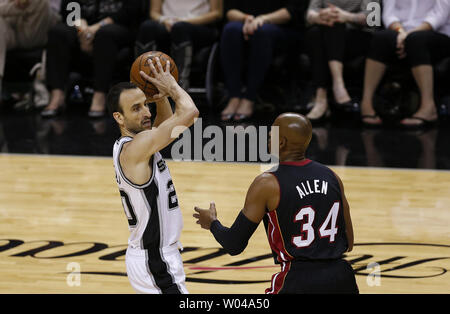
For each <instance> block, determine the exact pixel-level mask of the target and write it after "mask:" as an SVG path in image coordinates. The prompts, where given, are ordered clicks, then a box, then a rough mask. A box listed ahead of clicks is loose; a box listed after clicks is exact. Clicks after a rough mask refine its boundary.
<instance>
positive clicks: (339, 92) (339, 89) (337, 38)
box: [323, 24, 355, 104]
mask: <svg viewBox="0 0 450 314" xmlns="http://www.w3.org/2000/svg"><path fill="white" fill-rule="evenodd" d="M323 29H324V43H325V46H326V53H327V57H328V67H329V69H330V73H331V78H332V81H333V94H334V99H335V100H336V102H337V103H338V104H344V103H346V102H349V101H351V98H350V95H349V94H348V92H347V89H346V87H345V83H344V63H343V62H344V58H345V51H346V45H345V38H346V33H347V30H346V26H345V24H336V25H335V26H333V27H324V28H323ZM354 44H355V43H354Z"/></svg>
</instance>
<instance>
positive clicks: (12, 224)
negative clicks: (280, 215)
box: [0, 155, 450, 294]
mask: <svg viewBox="0 0 450 314" xmlns="http://www.w3.org/2000/svg"><path fill="white" fill-rule="evenodd" d="M167 163H168V165H169V168H170V171H171V174H172V176H173V178H174V183H175V188H176V190H177V194H178V198H179V203H180V206H181V208H182V211H183V218H184V229H183V233H182V237H181V241H182V244H183V246H184V251H183V253H182V256H183V260H184V268H185V272H186V277H187V287H188V290H189V291H190V293H196V294H199V293H226V294H228V293H243V294H247V293H252V294H254V293H255V294H259V293H264V290H265V288H267V287H269V286H270V282H269V281H270V278H271V276H272V274H273V273H275V272H277V271H278V270H279V268H278V267H277V266H274V264H273V259H271V257H270V250H269V246H268V243H267V239H266V236H265V233H264V227H263V226H262V224H261V225H260V226H259V228H258V230H257V231H256V233H255V234H254V235H253V238H252V239H251V240H250V242H249V245H248V247H247V249H246V250H245V251H244V253H242V254H241V255H238V256H234V257H231V256H228V255H226V254H223V252H222V251H221V250H220V249H219V246H218V244H217V243H216V242H215V240H214V239H213V237H212V235H211V234H210V233H209V232H207V231H205V230H203V229H200V227H199V226H198V225H196V224H195V221H194V218H193V217H192V214H193V207H194V206H196V205H197V206H200V207H203V208H207V207H208V205H209V202H210V201H215V202H216V207H217V211H218V216H219V219H220V220H221V221H222V223H223V224H224V225H227V226H229V225H230V224H231V223H232V222H233V221H234V219H235V217H236V215H237V213H238V211H239V210H240V209H241V206H242V205H243V202H244V198H245V192H246V191H247V188H248V186H249V185H250V183H251V182H252V180H253V178H254V177H255V176H257V175H258V174H259V173H260V171H261V167H260V166H259V165H257V164H241V163H235V164H233V163H205V162H173V161H168V162H167ZM333 169H334V170H335V171H336V172H337V173H338V174H339V175H340V176H341V178H342V180H343V182H344V185H345V189H346V194H347V198H348V200H349V203H350V206H351V214H352V219H353V224H354V231H355V248H354V250H353V252H351V253H349V254H348V255H347V259H348V260H349V261H350V262H351V263H352V266H353V268H354V269H355V272H356V278H357V282H358V286H359V289H360V292H361V293H450V280H449V279H450V275H449V273H448V272H447V271H448V270H449V269H450V232H449V224H450V172H449V171H425V170H406V169H382V168H379V169H374V168H351V167H350V168H349V167H333ZM0 178H1V179H0V293H134V291H133V290H132V288H131V286H130V284H129V282H128V279H127V277H126V273H125V256H124V250H125V249H126V244H127V238H128V227H127V221H126V219H125V215H124V213H123V209H122V207H121V201H120V198H119V193H118V190H117V186H116V183H115V178H114V170H113V164H112V159H110V158H90V157H62V156H40V155H0Z"/></svg>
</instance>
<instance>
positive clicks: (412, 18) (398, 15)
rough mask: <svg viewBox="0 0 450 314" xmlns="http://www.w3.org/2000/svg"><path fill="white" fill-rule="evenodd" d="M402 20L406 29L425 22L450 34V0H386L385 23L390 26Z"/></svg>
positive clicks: (443, 32)
mask: <svg viewBox="0 0 450 314" xmlns="http://www.w3.org/2000/svg"><path fill="white" fill-rule="evenodd" d="M394 22H400V23H401V24H402V25H403V28H404V29H405V30H406V31H409V30H411V29H414V28H416V27H417V26H419V25H420V24H422V23H423V22H427V23H429V24H430V25H431V26H432V27H433V30H434V31H436V32H439V33H442V34H445V35H447V36H450V0H384V2H383V23H384V25H385V26H386V28H388V27H389V26H390V25H391V24H392V23H394Z"/></svg>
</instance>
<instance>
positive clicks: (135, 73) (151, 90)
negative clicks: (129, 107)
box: [130, 51, 178, 97]
mask: <svg viewBox="0 0 450 314" xmlns="http://www.w3.org/2000/svg"><path fill="white" fill-rule="evenodd" d="M156 57H158V58H159V60H160V62H161V65H162V68H163V69H164V70H165V69H166V62H167V61H170V74H172V76H173V77H174V78H175V80H176V81H178V68H177V65H176V64H175V62H174V61H173V59H172V58H171V57H170V56H168V55H167V54H165V53H164V52H161V51H149V52H146V53H143V54H142V55H140V56H139V57H137V58H136V60H135V61H134V62H133V65H132V66H131V70H130V80H131V82H132V83H134V84H135V85H136V86H137V87H139V88H140V89H141V90H142V91H143V92H144V93H145V95H146V96H147V97H153V96H154V95H156V94H158V89H157V88H156V86H154V85H153V84H152V83H150V82H148V81H146V80H145V79H144V78H142V76H141V74H140V73H139V72H140V71H143V72H144V73H146V74H147V75H149V76H153V74H152V73H151V71H150V66H149V64H148V60H149V59H151V60H152V62H153V65H154V66H155V67H156V61H155V60H154V58H156Z"/></svg>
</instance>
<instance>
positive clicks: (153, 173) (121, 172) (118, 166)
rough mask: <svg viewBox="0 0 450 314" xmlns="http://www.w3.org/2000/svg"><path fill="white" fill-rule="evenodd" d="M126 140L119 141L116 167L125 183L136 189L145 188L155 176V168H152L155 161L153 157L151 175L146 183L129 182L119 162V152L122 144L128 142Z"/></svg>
mask: <svg viewBox="0 0 450 314" xmlns="http://www.w3.org/2000/svg"><path fill="white" fill-rule="evenodd" d="M124 138H125V137H124ZM121 139H122V138H121ZM128 142H129V141H123V142H122V143H120V147H119V153H118V154H117V168H119V173H120V176H121V177H122V178H123V179H124V180H125V182H126V183H128V184H129V185H131V186H132V187H134V188H137V189H143V188H146V187H148V186H149V185H150V184H151V183H152V181H153V178H154V177H155V171H154V170H155V169H154V167H153V163H154V162H155V161H154V158H153V160H152V176H151V177H150V179H149V180H148V181H147V182H146V183H144V184H135V183H133V182H131V180H129V179H128V178H127V177H126V176H125V174H124V173H123V171H122V166H121V164H120V153H121V152H122V148H123V144H125V143H128Z"/></svg>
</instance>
